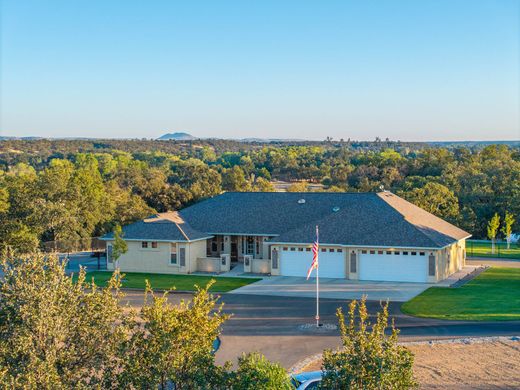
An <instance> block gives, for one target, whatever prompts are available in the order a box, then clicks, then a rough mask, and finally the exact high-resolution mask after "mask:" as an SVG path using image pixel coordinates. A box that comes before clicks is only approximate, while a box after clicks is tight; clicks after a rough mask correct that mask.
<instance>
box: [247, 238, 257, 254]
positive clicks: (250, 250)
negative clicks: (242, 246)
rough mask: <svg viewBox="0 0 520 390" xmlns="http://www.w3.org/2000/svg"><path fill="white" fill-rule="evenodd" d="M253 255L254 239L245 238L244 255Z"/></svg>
mask: <svg viewBox="0 0 520 390" xmlns="http://www.w3.org/2000/svg"><path fill="white" fill-rule="evenodd" d="M254 253H255V237H253V236H247V237H246V253H245V254H246V255H253V254H254Z"/></svg>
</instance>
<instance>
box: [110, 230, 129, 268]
mask: <svg viewBox="0 0 520 390" xmlns="http://www.w3.org/2000/svg"><path fill="white" fill-rule="evenodd" d="M127 251H128V244H127V243H126V241H125V240H124V239H123V229H121V225H116V226H115V227H114V243H113V244H112V261H113V262H115V264H116V268H119V267H118V263H117V260H118V259H119V258H120V257H121V256H122V255H124V254H125V253H126V252H127Z"/></svg>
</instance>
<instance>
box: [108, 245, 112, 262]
mask: <svg viewBox="0 0 520 390" xmlns="http://www.w3.org/2000/svg"><path fill="white" fill-rule="evenodd" d="M107 260H108V262H109V263H113V262H114V259H113V257H112V245H107Z"/></svg>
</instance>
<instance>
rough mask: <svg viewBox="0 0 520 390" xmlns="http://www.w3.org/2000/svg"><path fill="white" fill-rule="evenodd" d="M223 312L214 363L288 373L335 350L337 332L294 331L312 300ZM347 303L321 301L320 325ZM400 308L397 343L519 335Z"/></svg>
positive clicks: (519, 329) (310, 317) (515, 329)
mask: <svg viewBox="0 0 520 390" xmlns="http://www.w3.org/2000/svg"><path fill="white" fill-rule="evenodd" d="M126 294H127V296H126V299H127V300H128V302H129V303H130V305H131V306H134V307H140V306H141V305H142V302H143V294H142V293H141V292H134V291H131V292H128V291H127V292H126ZM189 297H190V294H181V293H179V294H173V295H171V297H170V299H171V300H172V301H173V302H175V301H178V300H180V299H181V298H189ZM221 300H222V301H223V302H224V304H225V305H224V310H225V312H227V313H231V314H232V315H233V316H232V318H231V319H230V320H229V321H228V322H226V324H225V325H224V328H223V334H222V337H221V339H222V345H221V348H220V350H219V351H218V353H217V362H218V363H223V362H224V361H226V360H231V361H233V362H235V361H236V358H237V356H239V355H240V354H241V353H242V352H250V351H260V352H262V353H263V354H265V355H266V356H267V358H269V359H271V360H275V361H279V362H280V363H281V364H282V365H283V366H284V367H286V368H289V367H291V366H292V365H294V364H296V363H297V362H299V361H301V360H302V359H305V358H306V357H308V356H309V355H314V354H317V353H320V352H321V351H323V349H325V348H334V347H336V346H339V345H340V338H339V332H338V331H324V330H321V331H316V330H314V329H313V330H310V331H303V330H301V329H300V328H299V326H301V325H304V324H310V323H313V322H314V315H315V310H316V309H315V308H316V307H315V300H314V299H312V298H293V297H273V296H259V295H235V294H222V296H221ZM347 305H348V302H346V301H344V300H337V299H322V300H321V302H320V311H321V319H322V322H323V323H326V324H336V323H337V322H336V316H335V312H336V309H337V308H338V307H340V306H341V307H343V311H344V312H346V311H347ZM400 305H401V304H400V303H390V307H389V311H390V317H391V318H394V319H395V324H396V327H397V328H399V329H400V330H401V334H400V339H401V340H431V339H441V338H453V337H466V336H496V335H503V336H506V335H520V321H506V322H469V321H443V320H435V319H427V318H415V317H410V316H407V315H404V314H402V313H401V311H400V310H399V307H400ZM367 306H368V309H369V312H370V313H375V312H377V311H378V310H379V308H380V305H379V302H374V301H369V302H367Z"/></svg>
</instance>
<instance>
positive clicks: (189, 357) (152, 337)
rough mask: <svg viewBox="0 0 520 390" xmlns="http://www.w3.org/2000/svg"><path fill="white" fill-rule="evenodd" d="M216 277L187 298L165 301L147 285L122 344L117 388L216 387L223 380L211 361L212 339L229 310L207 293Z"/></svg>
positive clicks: (213, 360)
mask: <svg viewBox="0 0 520 390" xmlns="http://www.w3.org/2000/svg"><path fill="white" fill-rule="evenodd" d="M213 283H214V281H212V282H210V283H209V284H208V285H207V286H206V287H204V288H200V289H198V291H197V293H196V294H195V295H194V296H193V299H192V300H191V301H184V300H182V301H181V302H180V303H179V304H178V305H172V304H170V303H169V302H168V295H167V293H165V294H163V295H160V296H156V295H154V294H153V291H152V290H151V288H150V287H149V286H148V288H147V296H146V297H145V304H144V306H143V308H142V309H141V312H140V319H141V320H140V321H139V322H135V323H134V326H133V328H132V335H131V337H130V339H129V341H128V343H127V344H126V346H125V348H123V349H122V354H123V358H124V359H125V363H124V368H123V370H122V371H121V373H120V376H119V378H118V382H117V383H118V385H119V387H120V388H129V387H130V388H140V389H143V388H159V389H167V388H168V386H169V385H171V384H172V383H174V384H175V389H177V390H183V389H208V390H209V389H217V388H219V387H220V386H221V385H222V382H223V381H224V380H225V378H224V377H225V375H224V371H223V369H222V368H219V367H217V366H216V365H215V356H214V354H213V345H214V342H215V340H216V339H217V337H218V335H219V334H220V329H221V326H222V324H223V322H224V321H225V320H226V319H227V318H229V315H227V314H224V313H223V312H222V306H218V305H217V298H216V297H214V296H212V295H211V294H209V293H208V290H209V288H210V287H211V285H212V284H213Z"/></svg>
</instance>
